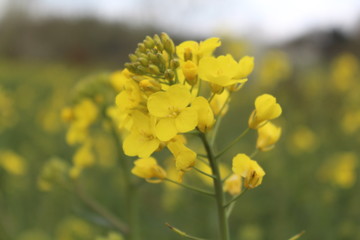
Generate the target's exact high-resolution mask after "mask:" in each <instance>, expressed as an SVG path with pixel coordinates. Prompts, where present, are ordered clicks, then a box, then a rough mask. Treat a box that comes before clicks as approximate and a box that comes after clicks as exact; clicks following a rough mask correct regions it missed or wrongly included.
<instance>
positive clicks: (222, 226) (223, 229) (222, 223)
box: [200, 134, 230, 240]
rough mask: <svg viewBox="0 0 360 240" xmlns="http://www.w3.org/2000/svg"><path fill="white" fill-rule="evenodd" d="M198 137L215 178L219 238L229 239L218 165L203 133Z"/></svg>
mask: <svg viewBox="0 0 360 240" xmlns="http://www.w3.org/2000/svg"><path fill="white" fill-rule="evenodd" d="M200 138H201V140H202V142H203V144H204V147H205V150H206V152H207V155H208V159H209V162H210V167H211V170H212V173H213V175H214V176H216V178H214V179H213V181H214V190H215V197H216V204H217V210H218V220H219V231H220V240H229V239H230V233H229V223H228V219H227V217H226V212H225V208H224V207H223V205H224V200H225V196H224V191H223V186H222V181H221V175H220V169H219V165H218V163H217V161H216V158H215V157H214V154H213V151H212V149H211V146H210V144H209V142H208V140H207V138H206V136H205V134H200Z"/></svg>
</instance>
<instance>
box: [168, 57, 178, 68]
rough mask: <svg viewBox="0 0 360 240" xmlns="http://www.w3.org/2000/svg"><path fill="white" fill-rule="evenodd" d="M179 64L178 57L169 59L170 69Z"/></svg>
mask: <svg viewBox="0 0 360 240" xmlns="http://www.w3.org/2000/svg"><path fill="white" fill-rule="evenodd" d="M179 66H180V61H179V59H176V58H174V59H171V61H170V67H171V69H174V70H175V69H177V68H178V67H179Z"/></svg>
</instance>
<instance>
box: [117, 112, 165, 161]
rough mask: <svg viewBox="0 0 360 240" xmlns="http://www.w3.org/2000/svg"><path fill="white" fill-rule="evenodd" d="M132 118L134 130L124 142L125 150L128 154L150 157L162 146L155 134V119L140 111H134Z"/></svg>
mask: <svg viewBox="0 0 360 240" xmlns="http://www.w3.org/2000/svg"><path fill="white" fill-rule="evenodd" d="M132 118H133V126H132V130H131V131H130V134H129V135H128V136H126V138H125V140H124V143H123V149H124V152H125V154H126V155H128V156H139V157H141V158H146V157H149V156H150V155H151V154H152V153H153V152H154V151H156V150H157V149H158V148H159V146H160V140H159V139H158V138H157V137H156V135H155V122H154V119H153V118H150V117H149V116H147V115H145V114H144V113H142V112H140V111H134V112H133V114H132Z"/></svg>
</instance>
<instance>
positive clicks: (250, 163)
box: [232, 153, 265, 188]
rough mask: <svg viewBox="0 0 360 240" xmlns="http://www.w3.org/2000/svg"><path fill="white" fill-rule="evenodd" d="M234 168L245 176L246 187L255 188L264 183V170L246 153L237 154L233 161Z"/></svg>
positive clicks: (236, 172) (234, 170)
mask: <svg viewBox="0 0 360 240" xmlns="http://www.w3.org/2000/svg"><path fill="white" fill-rule="evenodd" d="M232 170H233V172H234V173H235V174H239V175H240V176H241V177H243V178H245V182H244V185H245V187H246V188H255V187H257V186H259V185H260V184H261V183H262V179H263V177H264V176H265V172H264V170H263V169H262V168H261V167H260V165H259V164H258V163H257V162H256V161H254V160H252V159H250V157H248V156H247V155H246V154H241V153H240V154H237V155H236V156H235V157H234V158H233V161H232Z"/></svg>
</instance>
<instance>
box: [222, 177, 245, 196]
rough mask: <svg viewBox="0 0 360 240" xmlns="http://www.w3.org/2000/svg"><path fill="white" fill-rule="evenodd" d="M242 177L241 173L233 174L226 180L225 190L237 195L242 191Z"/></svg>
mask: <svg viewBox="0 0 360 240" xmlns="http://www.w3.org/2000/svg"><path fill="white" fill-rule="evenodd" d="M241 187H242V179H241V176H240V175H239V174H232V175H231V176H230V177H229V178H227V179H226V180H225V183H224V191H225V192H228V193H229V194H230V195H232V196H235V195H238V194H240V193H241Z"/></svg>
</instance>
